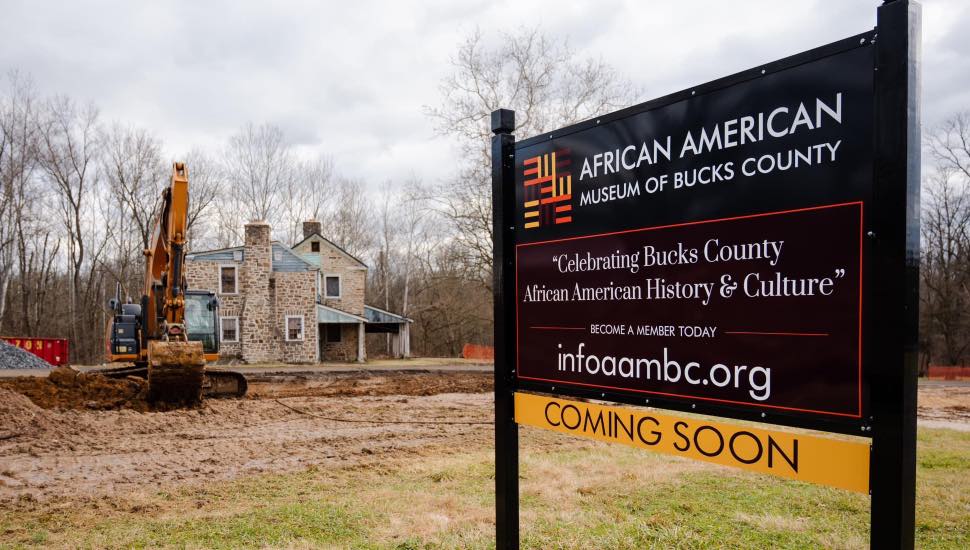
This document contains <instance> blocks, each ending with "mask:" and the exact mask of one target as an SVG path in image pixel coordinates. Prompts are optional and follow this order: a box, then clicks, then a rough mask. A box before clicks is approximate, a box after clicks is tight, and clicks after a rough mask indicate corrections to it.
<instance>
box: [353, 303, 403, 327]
mask: <svg viewBox="0 0 970 550" xmlns="http://www.w3.org/2000/svg"><path fill="white" fill-rule="evenodd" d="M364 315H365V316H366V317H367V322H368V323H382V324H401V323H413V322H414V320H413V319H408V318H407V317H402V316H401V315H397V314H396V313H391V312H390V311H387V310H383V309H380V308H376V307H374V306H368V305H365V306H364Z"/></svg>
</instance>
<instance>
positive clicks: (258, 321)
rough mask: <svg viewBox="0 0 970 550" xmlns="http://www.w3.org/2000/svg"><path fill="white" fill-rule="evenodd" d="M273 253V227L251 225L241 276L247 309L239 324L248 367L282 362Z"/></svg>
mask: <svg viewBox="0 0 970 550" xmlns="http://www.w3.org/2000/svg"><path fill="white" fill-rule="evenodd" d="M272 250H273V245H272V242H271V241H270V226H269V224H268V223H266V222H264V221H252V222H249V223H247V224H246V244H245V257H244V258H243V265H242V270H241V273H240V282H241V284H240V294H242V295H243V296H244V300H245V302H244V303H245V307H244V308H243V313H242V316H241V318H240V320H239V324H240V328H241V333H242V334H241V335H240V336H241V338H240V340H241V342H242V352H243V353H242V356H243V360H244V361H246V362H247V363H253V362H260V361H275V360H277V359H278V358H279V354H278V353H277V352H278V350H277V349H276V348H275V346H274V344H273V338H272V335H273V330H274V328H275V326H274V325H275V323H274V315H273V302H272V297H271V295H270V277H271V276H272V272H273V252H272Z"/></svg>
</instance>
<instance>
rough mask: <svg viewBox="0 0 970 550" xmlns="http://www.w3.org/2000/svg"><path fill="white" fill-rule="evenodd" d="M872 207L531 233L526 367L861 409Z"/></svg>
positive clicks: (522, 337)
mask: <svg viewBox="0 0 970 550" xmlns="http://www.w3.org/2000/svg"><path fill="white" fill-rule="evenodd" d="M862 208H863V205H862V203H860V202H850V203H842V204H834V205H824V206H819V207H810V208H804V209H795V210H788V211H781V212H769V213H763V214H754V215H744V216H735V217H727V218H719V219H711V220H702V221H694V222H687V223H680V224H669V225H662V226H654V227H645V228H641V229H632V230H624V231H619V232H612V233H604V234H597V235H589V236H582V237H569V238H563V239H555V240H549V241H541V242H536V243H528V244H520V245H518V246H517V248H516V263H517V265H518V269H519V276H518V280H517V282H516V303H517V304H518V308H517V312H516V315H517V326H518V346H517V349H518V365H517V373H518V376H519V378H520V379H524V380H536V381H542V382H550V383H557V384H567V385H577V386H583V387H589V388H602V389H607V390H623V391H632V392H638V393H641V394H643V395H644V396H647V397H649V396H650V395H657V396H666V397H678V398H685V399H693V400H703V401H709V402H713V403H727V404H732V405H748V406H756V407H759V408H768V409H780V410H789V411H798V412H805V413H815V414H822V415H835V416H843V417H851V418H859V417H860V416H861V414H862V358H861V338H862V325H861V310H862V275H863V273H862V263H861V259H862V245H863V236H862V224H863V218H862V216H863V210H862Z"/></svg>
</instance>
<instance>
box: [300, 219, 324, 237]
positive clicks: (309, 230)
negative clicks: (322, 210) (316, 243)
mask: <svg viewBox="0 0 970 550" xmlns="http://www.w3.org/2000/svg"><path fill="white" fill-rule="evenodd" d="M322 232H323V226H322V225H321V224H320V222H318V221H317V220H307V221H305V222H303V238H304V239H305V238H307V237H309V236H310V235H313V234H314V233H317V234H320V233H322Z"/></svg>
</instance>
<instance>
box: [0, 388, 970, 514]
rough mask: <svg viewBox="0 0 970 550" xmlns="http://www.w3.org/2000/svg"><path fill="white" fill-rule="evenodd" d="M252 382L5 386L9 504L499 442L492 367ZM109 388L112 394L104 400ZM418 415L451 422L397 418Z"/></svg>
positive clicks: (929, 417) (928, 415)
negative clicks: (155, 387) (164, 408)
mask: <svg viewBox="0 0 970 550" xmlns="http://www.w3.org/2000/svg"><path fill="white" fill-rule="evenodd" d="M56 379H57V377H56V376H55V380H56ZM249 379H250V393H249V395H248V396H247V397H246V398H244V399H238V400H235V399H226V400H208V401H206V403H205V404H204V405H203V406H202V407H201V408H198V409H192V410H175V411H168V412H157V411H150V410H148V409H146V408H144V407H143V406H142V405H139V404H138V396H137V395H138V392H139V391H141V389H140V387H136V386H137V384H136V382H135V381H131V380H118V381H112V384H111V386H112V388H113V389H111V388H108V389H105V388H104V387H102V386H103V385H104V384H102V383H101V382H100V381H97V380H96V379H94V380H93V381H92V380H91V379H84V380H82V382H84V383H86V384H88V385H92V384H93V386H94V387H95V388H100V389H97V391H95V390H93V389H91V388H86V389H85V388H82V389H83V391H81V392H80V393H81V397H80V398H76V399H70V398H68V397H66V396H67V395H69V394H70V391H69V389H68V388H66V387H63V386H57V387H55V388H51V387H47V386H43V384H54V382H51V381H48V380H47V379H31V380H32V381H24V380H23V379H19V378H18V379H10V380H3V381H0V505H2V503H3V502H11V501H33V500H38V501H44V500H48V499H52V498H58V499H60V498H68V499H82V500H83V499H87V498H98V497H103V496H105V495H110V494H118V493H125V494H132V493H138V492H146V491H157V490H160V489H162V488H166V487H172V486H181V485H189V484H199V483H203V484H204V483H205V482H207V481H212V480H228V479H235V478H239V477H243V476H247V475H252V474H257V473H264V472H290V471H299V470H303V469H306V468H307V467H310V466H315V467H318V468H327V467H339V466H343V467H348V466H350V467H358V466H359V467H369V466H373V465H375V464H378V463H379V462H380V460H381V457H382V456H390V455H393V456H394V457H395V458H396V459H400V458H401V457H413V458H414V459H415V460H420V459H421V458H422V457H429V456H436V455H440V454H442V453H450V452H457V451H459V450H463V449H464V450H467V449H486V448H488V447H489V446H490V445H491V438H492V429H491V425H490V424H491V419H492V396H491V394H490V393H489V392H490V391H491V385H492V378H491V374H489V373H469V372H465V373H455V372H414V371H409V372H393V371H383V372H368V373H359V372H358V373H332V374H330V373H319V372H315V373H286V374H268V373H267V374H256V375H249ZM115 382H117V384H114V383H115ZM77 383H78V382H77V381H76V380H62V381H61V384H77ZM81 385H82V386H84V384H83V383H82V384H81ZM55 386H56V384H55ZM77 389H78V388H76V387H75V390H77ZM88 390H91V391H88ZM85 392H87V393H85ZM91 392H94V393H91ZM97 392H101V394H98V393H97ZM102 394H103V395H102ZM92 395H94V397H92ZM98 395H102V397H104V396H107V397H105V398H104V399H102V400H101V401H98V399H97V396H98ZM28 396H29V397H28ZM31 399H34V400H36V401H37V402H38V403H40V404H41V405H44V407H41V406H38V405H37V404H36V403H35V402H33V401H32V400H31ZM106 404H107V405H106ZM109 405H110V406H109ZM919 407H920V408H919V414H920V418H921V422H922V421H923V420H926V421H932V422H944V423H950V424H953V425H956V426H962V427H964V429H966V428H967V427H968V426H970V385H962V386H961V385H956V386H953V385H929V386H921V388H920V403H919ZM105 409H108V410H105ZM374 421H384V422H385V423H377V422H374ZM409 421H422V422H428V421H432V422H434V421H441V422H442V423H429V424H405V423H394V422H409ZM448 422H467V424H460V423H459V424H455V423H448ZM943 427H945V426H943Z"/></svg>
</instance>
